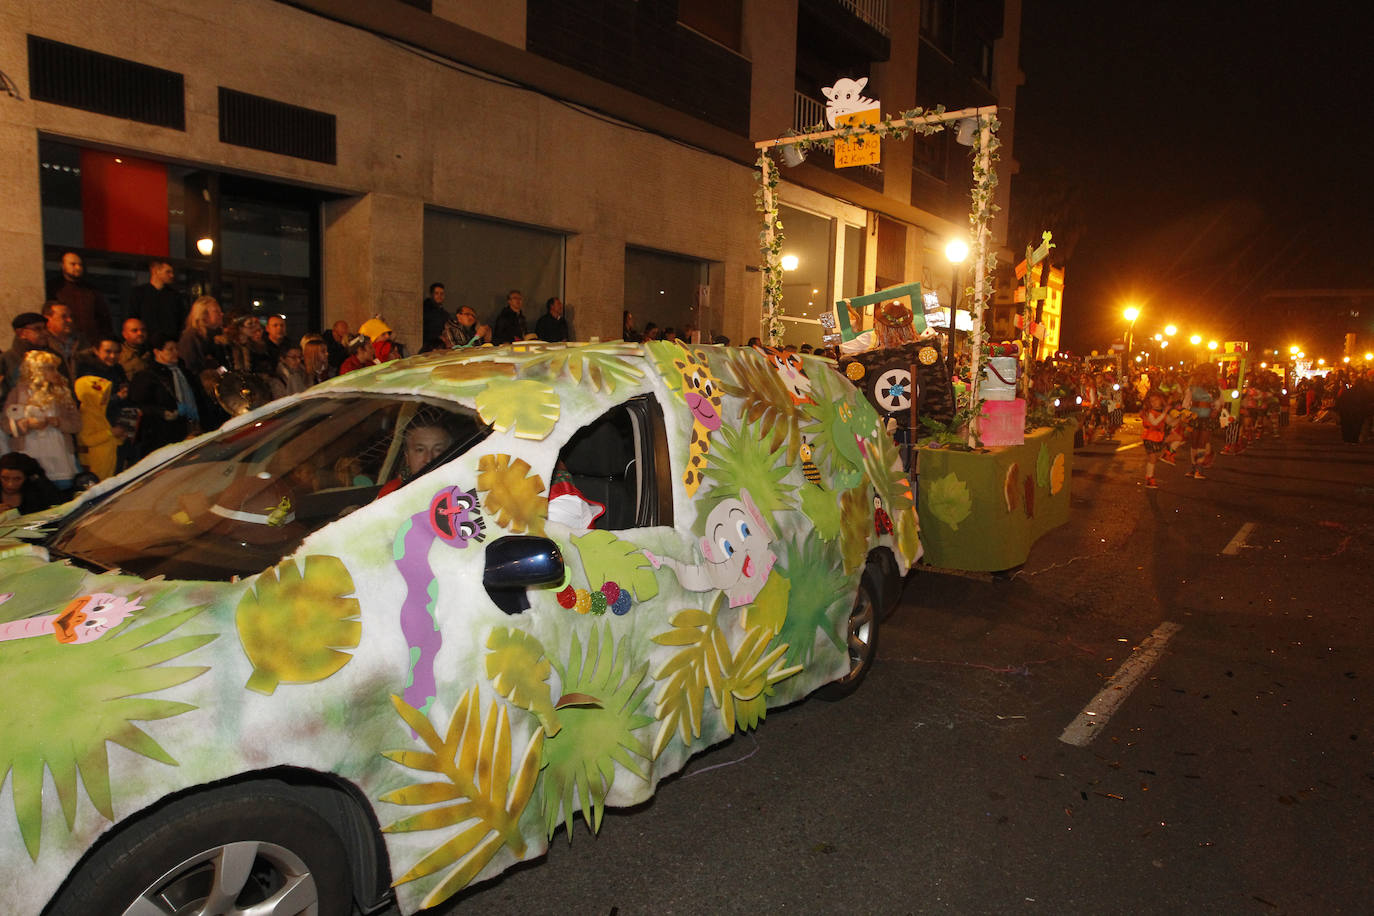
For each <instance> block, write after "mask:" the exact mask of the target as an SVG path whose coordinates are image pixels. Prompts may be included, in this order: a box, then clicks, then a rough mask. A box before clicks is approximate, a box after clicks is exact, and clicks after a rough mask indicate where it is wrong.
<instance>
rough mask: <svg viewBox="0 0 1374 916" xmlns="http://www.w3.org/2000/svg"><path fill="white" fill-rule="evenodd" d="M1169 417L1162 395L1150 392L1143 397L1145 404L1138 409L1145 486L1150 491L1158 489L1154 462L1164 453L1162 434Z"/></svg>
mask: <svg viewBox="0 0 1374 916" xmlns="http://www.w3.org/2000/svg"><path fill="white" fill-rule="evenodd" d="M1168 417H1169V406H1168V405H1167V404H1165V403H1164V395H1163V394H1162V393H1160V392H1158V391H1151V392H1150V393H1149V394H1147V395H1145V403H1144V405H1142V406H1141V408H1140V425H1141V429H1142V431H1141V434H1140V438H1141V444H1142V445H1143V446H1144V448H1145V486H1146V487H1148V488H1150V489H1151V490H1154V489H1157V488H1158V487H1159V481H1158V480H1155V461H1156V460H1157V459H1158V458H1159V454H1160V452H1162V451H1164V434H1165V432H1166V427H1167V421H1168Z"/></svg>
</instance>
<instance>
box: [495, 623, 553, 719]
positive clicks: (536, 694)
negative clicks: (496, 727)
mask: <svg viewBox="0 0 1374 916" xmlns="http://www.w3.org/2000/svg"><path fill="white" fill-rule="evenodd" d="M486 667H487V677H488V678H490V679H491V685H492V687H494V688H495V689H496V692H497V693H499V694H500V695H501V696H503V697H505V698H506V699H508V700H510V701H511V702H512V703H514V704H515V705H516V706H519V707H520V708H521V709H524V710H527V711H529V712H531V713H534V715H535V716H536V717H538V719H539V721H540V723H541V724H542V725H543V726H544V734H546V735H549V736H550V737H552V736H553V735H556V734H558V730H559V729H560V728H562V727H563V726H562V725H561V724H560V723H559V720H558V714H557V713H556V712H554V708H553V700H552V698H551V697H550V695H549V690H550V687H549V675H550V674H551V673H553V666H552V665H550V664H549V660H548V658H547V657H545V654H544V646H543V644H542V643H540V642H539V640H538V639H535V638H534V637H533V636H531V635H530V634H529V633H526V632H525V631H523V630H512V629H510V628H509V627H494V628H493V629H492V631H491V635H490V636H488V637H487V655H486Z"/></svg>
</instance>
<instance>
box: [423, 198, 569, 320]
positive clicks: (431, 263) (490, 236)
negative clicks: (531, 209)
mask: <svg viewBox="0 0 1374 916" xmlns="http://www.w3.org/2000/svg"><path fill="white" fill-rule="evenodd" d="M565 247H566V246H565V237H564V235H563V234H562V233H560V232H553V231H550V230H548V229H539V228H536V227H533V226H522V225H519V224H517V223H508V222H503V221H501V220H494V219H486V218H483V217H478V216H472V215H469V214H463V213H446V212H443V211H440V210H426V211H425V253H424V270H425V276H424V283H425V286H426V287H428V286H429V284H431V283H442V284H444V289H445V291H446V292H447V294H448V298H447V300H446V301H445V306H446V307H447V308H448V309H449V310H450V311H454V310H456V309H457V308H458V306H460V305H466V306H470V307H471V308H472V310H473V311H475V312H476V313H477V318H478V320H479V321H481V322H483V323H485V324H494V323H495V321H496V316H497V315H498V314H499V313H500V311H501V309H502V308H504V307H505V305H506V294H507V293H508V292H509V291H510V290H512V289H518V290H520V291H521V292H522V293H524V295H525V308H524V315H525V321H526V323H527V324H528V325H529V329H530V330H531V331H533V330H534V323H535V322H536V321H538V320H539V316H540V315H542V314H544V303H545V302H546V301H548V299H549V297H551V296H562V295H563V263H564V249H565ZM575 311H576V306H575V304H572V303H569V305H568V310H567V312H566V313H565V315H566V317H567V318H568V322H569V324H570V325H571V326H572V327H573V331H574V333H576V331H577V328H576V315H575Z"/></svg>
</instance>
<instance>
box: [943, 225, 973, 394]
mask: <svg viewBox="0 0 1374 916" xmlns="http://www.w3.org/2000/svg"><path fill="white" fill-rule="evenodd" d="M945 257H946V258H948V259H949V263H950V264H952V265H954V285H953V286H951V287H950V291H949V354H948V358H947V362H948V363H949V375H950V378H953V377H954V344H955V336H954V331H955V325H956V324H957V323H958V317H957V316H958V313H959V265H960V264H962V263H964V258H966V257H968V244H967V243H966V242H965V241H964V240H963V239H953V240H951V241H950V243H949V244H948V245H946V246H945Z"/></svg>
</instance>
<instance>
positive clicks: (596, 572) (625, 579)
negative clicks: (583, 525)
mask: <svg viewBox="0 0 1374 916" xmlns="http://www.w3.org/2000/svg"><path fill="white" fill-rule="evenodd" d="M572 541H573V546H575V547H576V548H577V553H578V555H579V556H580V557H581V558H582V569H583V570H584V571H585V572H586V574H587V584H588V586H589V587H590V588H591V589H592V590H593V591H595V590H596V589H599V588H601V586H603V585H605V584H606V583H607V582H614V583H615V584H616V585H618V586H620V588H621V590H626V589H628V590H630V591H633V592H634V595H635V600H636V601H648V600H649V599H650V598H653V597H654V596H655V595H657V594H658V580H657V579H655V578H654V568H653V565H652V564H651V563H650V562H649V560H648V558H646V557H645V556H644V551H643V550H642V549H641V548H639V547H637V546H635V545H634V544H631V543H630V542H628V541H622V540H621V539H620V538H618V537H616V536H615V535H614V534H612V533H611V532H609V531H599V530H594V531H588V532H587V533H586V534H583V535H579V536H577V537H574V538H573V539H572Z"/></svg>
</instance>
